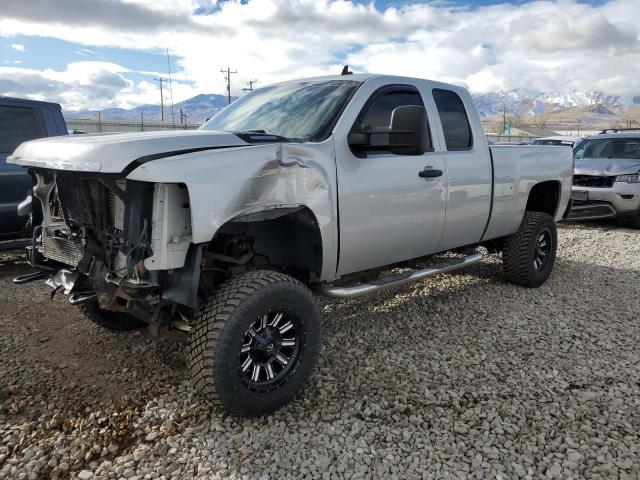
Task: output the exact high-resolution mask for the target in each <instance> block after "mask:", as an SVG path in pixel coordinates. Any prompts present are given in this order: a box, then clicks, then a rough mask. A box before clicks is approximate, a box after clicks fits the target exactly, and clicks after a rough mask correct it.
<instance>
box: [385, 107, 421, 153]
mask: <svg viewBox="0 0 640 480" xmlns="http://www.w3.org/2000/svg"><path fill="white" fill-rule="evenodd" d="M428 131H429V125H428V122H427V110H426V109H425V108H424V107H423V106H421V105H403V106H401V107H396V108H394V109H393V112H392V113H391V125H390V127H389V147H390V150H391V152H392V153H396V154H399V155H422V154H423V153H424V152H427V151H429V150H431V142H430V136H429V134H428Z"/></svg>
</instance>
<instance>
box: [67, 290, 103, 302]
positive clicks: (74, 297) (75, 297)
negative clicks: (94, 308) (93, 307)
mask: <svg viewBox="0 0 640 480" xmlns="http://www.w3.org/2000/svg"><path fill="white" fill-rule="evenodd" d="M96 298H97V297H96V294H95V293H92V292H77V293H72V294H71V295H69V303H70V304H71V305H81V304H83V303H88V302H93V301H95V300H96Z"/></svg>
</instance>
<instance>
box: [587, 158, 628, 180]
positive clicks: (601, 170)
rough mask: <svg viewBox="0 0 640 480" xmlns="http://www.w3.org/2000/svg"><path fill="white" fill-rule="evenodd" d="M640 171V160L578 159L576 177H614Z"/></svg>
mask: <svg viewBox="0 0 640 480" xmlns="http://www.w3.org/2000/svg"><path fill="white" fill-rule="evenodd" d="M639 171H640V160H635V159H632V158H576V169H575V174H576V175H595V176H601V177H612V176H614V175H626V174H629V173H638V172H639Z"/></svg>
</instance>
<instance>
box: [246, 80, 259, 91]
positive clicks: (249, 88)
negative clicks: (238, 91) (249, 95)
mask: <svg viewBox="0 0 640 480" xmlns="http://www.w3.org/2000/svg"><path fill="white" fill-rule="evenodd" d="M247 83H248V84H249V86H248V87H245V88H243V89H242V91H243V92H250V91H252V90H253V84H254V83H258V80H249V81H248V82H247Z"/></svg>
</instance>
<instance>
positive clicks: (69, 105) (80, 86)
mask: <svg viewBox="0 0 640 480" xmlns="http://www.w3.org/2000/svg"><path fill="white" fill-rule="evenodd" d="M127 72H129V70H128V69H126V68H124V67H122V66H120V65H117V64H114V63H108V62H74V63H70V64H69V65H68V66H67V68H66V69H65V70H53V69H45V70H36V69H29V68H21V67H0V92H1V93H3V94H5V95H9V96H17V97H28V98H33V99H37V100H44V99H46V100H49V101H54V102H58V103H61V104H62V105H63V106H64V107H65V108H66V109H68V110H83V109H91V110H97V109H104V108H111V107H122V108H132V107H135V106H137V105H140V104H144V103H159V99H160V92H159V88H158V86H157V85H155V84H152V83H149V82H139V83H137V84H134V83H133V82H132V81H130V80H129V79H127V78H126V77H125V76H124V74H126V73H127ZM173 87H174V99H176V98H178V99H179V100H183V99H185V98H188V97H190V96H193V95H195V94H196V91H195V90H194V89H193V87H192V86H190V85H187V84H184V83H181V82H174V84H173ZM165 94H167V97H166V99H168V98H169V97H168V92H166V91H165Z"/></svg>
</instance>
